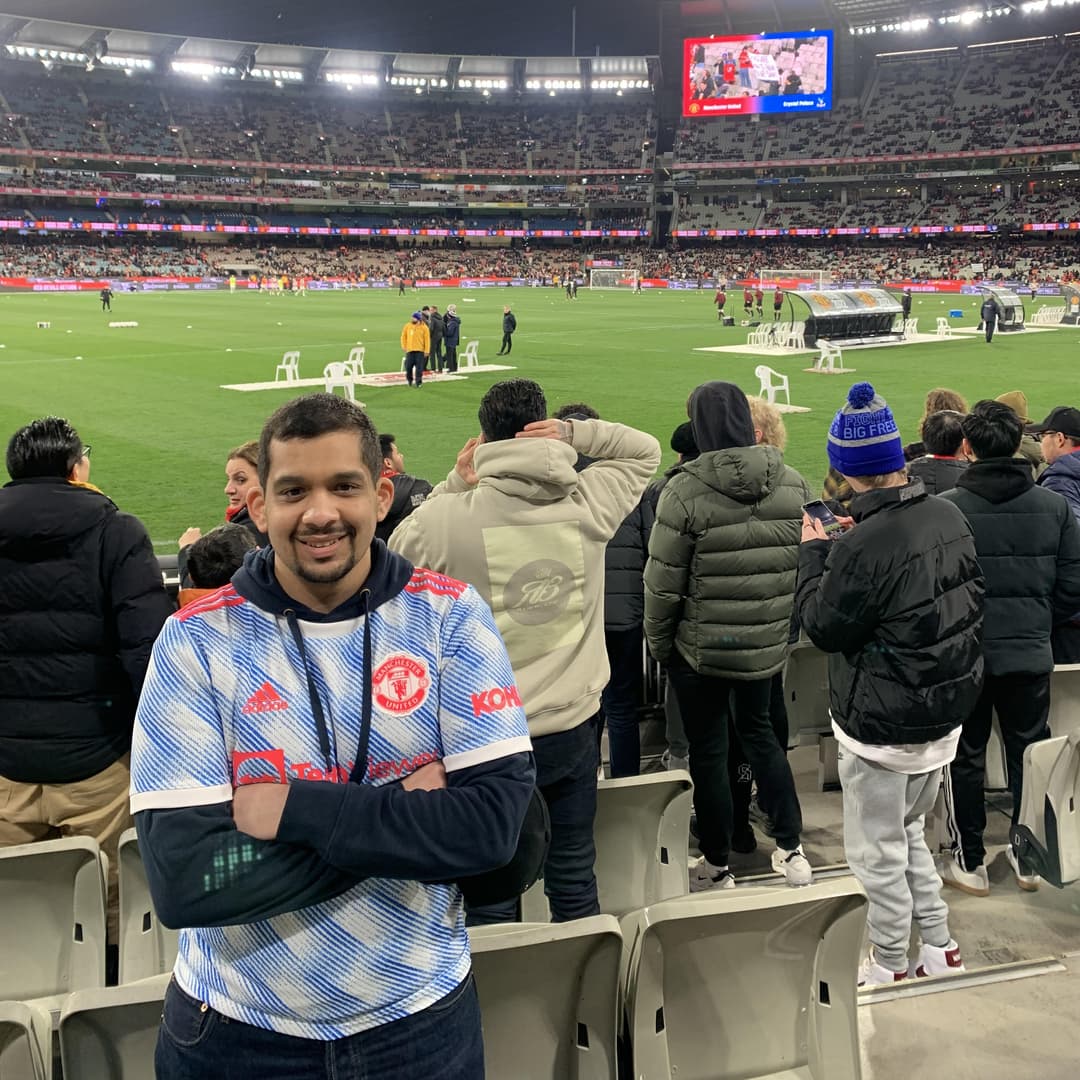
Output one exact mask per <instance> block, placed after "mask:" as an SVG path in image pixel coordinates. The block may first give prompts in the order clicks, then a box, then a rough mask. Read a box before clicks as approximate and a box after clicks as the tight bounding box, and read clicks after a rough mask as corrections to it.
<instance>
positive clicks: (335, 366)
mask: <svg viewBox="0 0 1080 1080" xmlns="http://www.w3.org/2000/svg"><path fill="white" fill-rule="evenodd" d="M323 379H325V380H326V392H327V393H328V394H332V393H333V392H334V391H335V390H337V389H338V388H339V387H340V388H341V389H342V390H344V391H345V396H346V397H347V398H348V399H349V400H350V401H355V400H356V383H354V382H353V377H352V375H351V374H350V372H349V369H348V366H347V365H346V364H343V363H341V362H340V361H334V362H332V363H329V364H327V365H326V367H324V368H323Z"/></svg>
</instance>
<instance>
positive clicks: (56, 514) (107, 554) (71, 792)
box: [0, 417, 173, 942]
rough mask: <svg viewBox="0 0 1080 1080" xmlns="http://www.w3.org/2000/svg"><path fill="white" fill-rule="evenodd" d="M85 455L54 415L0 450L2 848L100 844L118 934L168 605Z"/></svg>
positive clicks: (132, 522)
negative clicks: (137, 760) (142, 747)
mask: <svg viewBox="0 0 1080 1080" xmlns="http://www.w3.org/2000/svg"><path fill="white" fill-rule="evenodd" d="M89 454H90V448H89V447H88V446H86V447H84V446H83V444H82V441H81V440H80V439H79V436H78V433H77V432H76V431H75V430H74V428H72V426H71V425H70V424H69V423H68V422H67V421H66V420H62V419H59V418H57V417H46V418H45V419H42V420H35V421H34V422H33V423H32V424H29V425H28V426H27V427H24V428H22V429H20V430H19V431H17V432H16V433H15V435H14V436H13V437H12V439H11V442H10V443H9V444H8V449H7V470H8V474H9V475H10V476H11V482H10V483H8V484H6V485H5V486H4V487H3V489H2V490H0V845H5V846H6V845H11V844H25V843H29V842H31V841H34V840H42V839H46V838H47V837H49V836H52V835H55V834H56V832H58V831H63V832H64V833H65V834H69V835H72V834H73V835H77V836H90V837H93V838H94V839H96V840H97V841H98V843H99V844H100V845H101V846H102V849H103V850H104V851H105V853H106V854H107V855H108V857H109V876H110V886H111V887H110V903H109V924H110V933H111V934H113V935H115V933H116V929H117V926H116V891H115V888H116V867H117V859H116V846H117V841H118V840H119V839H120V834H121V833H122V832H123V831H124V830H125V829H127V828H129V827H130V826H131V815H130V813H129V811H128V789H129V787H130V783H131V777H130V772H129V754H130V751H131V732H132V725H133V723H134V719H135V705H136V703H137V701H138V697H139V691H140V690H141V689H142V682H143V676H144V675H145V674H146V666H147V663H148V662H149V659H150V649H151V647H152V646H153V644H154V640H155V639H156V637H157V635H158V631H159V630H160V629H161V627H162V625H163V624H164V622H165V620H166V619H167V618H168V617H169V615H170V614H171V613H172V611H173V605H172V603H171V601H170V600H169V597H168V595H167V594H166V592H165V589H164V587H163V585H162V582H161V572H160V570H159V569H158V564H157V560H156V559H155V558H154V549H153V545H152V544H151V543H150V538H149V536H147V534H146V529H145V528H144V527H143V525H142V523H141V522H139V521H138V519H137V518H134V517H132V516H131V515H130V514H122V513H121V512H120V511H119V510H118V509H117V508H116V506H115V504H114V503H113V502H112V501H111V500H110V499H108V498H107V497H106V496H105V495H103V494H102V493H101V492H100V491H98V489H97V488H95V487H92V486H91V485H90V484H89V482H88V481H89V476H90V460H89ZM112 940H113V941H114V942H115V941H116V937H115V936H113V938H112Z"/></svg>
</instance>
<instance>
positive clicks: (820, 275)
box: [758, 267, 832, 290]
mask: <svg viewBox="0 0 1080 1080" xmlns="http://www.w3.org/2000/svg"><path fill="white" fill-rule="evenodd" d="M831 280H832V276H831V275H830V273H829V271H828V270H801V269H799V268H798V267H788V268H785V269H774V270H770V269H764V270H762V271H761V273H760V275H759V277H758V285H759V286H760V287H761V289H762V290H765V289H775V288H777V287H779V288H781V289H800V288H802V289H806V288H811V289H827V288H828V287H829V284H830V282H831Z"/></svg>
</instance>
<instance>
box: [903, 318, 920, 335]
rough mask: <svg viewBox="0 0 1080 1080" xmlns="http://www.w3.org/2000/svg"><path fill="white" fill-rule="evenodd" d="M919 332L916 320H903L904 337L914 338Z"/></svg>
mask: <svg viewBox="0 0 1080 1080" xmlns="http://www.w3.org/2000/svg"><path fill="white" fill-rule="evenodd" d="M918 332H919V320H918V319H905V320H904V337H914V336H915V335H916V334H917V333H918Z"/></svg>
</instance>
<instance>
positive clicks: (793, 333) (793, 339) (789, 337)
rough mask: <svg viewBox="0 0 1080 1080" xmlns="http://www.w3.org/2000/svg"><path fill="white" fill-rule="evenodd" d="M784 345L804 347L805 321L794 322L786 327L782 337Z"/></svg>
mask: <svg viewBox="0 0 1080 1080" xmlns="http://www.w3.org/2000/svg"><path fill="white" fill-rule="evenodd" d="M784 346H785V348H788V349H805V348H806V323H804V322H794V323H792V324H791V326H790V327H788V330H787V333H786V335H785V337H784Z"/></svg>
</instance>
